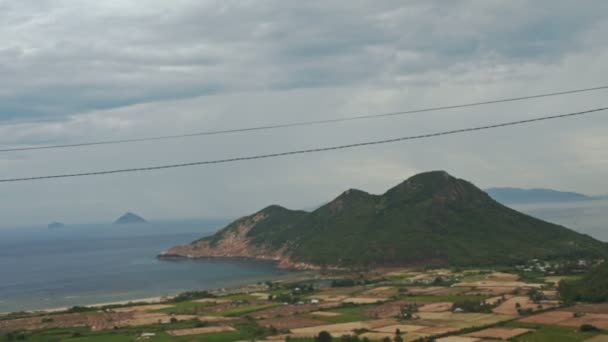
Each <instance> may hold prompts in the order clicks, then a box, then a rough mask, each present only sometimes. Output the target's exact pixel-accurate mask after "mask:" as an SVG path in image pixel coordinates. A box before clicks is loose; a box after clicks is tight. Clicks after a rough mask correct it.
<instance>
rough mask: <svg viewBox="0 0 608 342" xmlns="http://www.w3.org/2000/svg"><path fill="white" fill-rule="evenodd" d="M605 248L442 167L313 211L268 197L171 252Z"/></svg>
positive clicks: (334, 260)
mask: <svg viewBox="0 0 608 342" xmlns="http://www.w3.org/2000/svg"><path fill="white" fill-rule="evenodd" d="M607 251H608V249H607V247H606V245H605V244H604V243H602V242H599V241H597V240H594V239H593V238H591V237H589V236H586V235H582V234H579V233H576V232H574V231H572V230H569V229H567V228H564V227H561V226H558V225H554V224H551V223H547V222H544V221H541V220H539V219H536V218H533V217H530V216H527V215H525V214H522V213H519V212H517V211H515V210H513V209H510V208H507V207H505V206H503V205H501V204H499V203H498V202H496V201H494V200H493V199H491V198H490V197H489V196H488V195H487V194H486V193H485V192H483V191H481V190H480V189H478V188H477V187H475V186H474V185H473V184H471V183H469V182H467V181H465V180H461V179H457V178H454V177H452V176H450V175H449V174H447V173H446V172H443V171H434V172H428V173H422V174H419V175H416V176H414V177H411V178H409V179H408V180H406V181H405V182H403V183H401V184H399V185H397V186H396V187H394V188H392V189H390V190H388V191H387V192H386V193H384V194H382V195H372V194H368V193H366V192H363V191H360V190H348V191H346V192H344V193H342V194H341V195H340V196H338V197H337V198H336V199H334V200H333V201H331V202H330V203H328V204H326V205H324V206H322V207H320V208H319V209H317V210H315V211H313V212H310V213H309V212H304V211H292V210H289V209H285V208H282V207H280V206H270V207H267V208H265V209H263V210H262V211H260V212H258V213H255V214H253V215H251V216H247V217H244V218H241V219H239V220H237V221H235V222H233V223H232V224H230V225H228V226H227V227H226V228H224V229H222V230H220V231H219V232H217V233H216V234H215V235H213V236H210V237H207V238H204V239H201V240H198V241H195V242H193V243H192V244H190V245H186V246H177V247H174V248H172V249H170V250H168V251H167V252H165V254H164V255H165V256H187V257H214V256H222V257H250V258H255V259H268V260H280V261H281V264H283V265H282V266H284V267H294V265H295V264H297V263H303V264H305V265H309V266H311V265H314V266H370V265H408V264H429V263H434V264H437V263H441V264H456V265H491V264H510V263H515V262H519V261H524V260H529V259H532V258H543V259H545V258H560V257H564V258H570V257H583V258H584V257H597V256H605V255H607ZM295 267H297V265H295Z"/></svg>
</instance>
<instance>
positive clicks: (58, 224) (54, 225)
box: [48, 222, 65, 229]
mask: <svg viewBox="0 0 608 342" xmlns="http://www.w3.org/2000/svg"><path fill="white" fill-rule="evenodd" d="M63 227H65V224H63V223H61V222H51V223H49V224H48V228H49V229H58V228H63Z"/></svg>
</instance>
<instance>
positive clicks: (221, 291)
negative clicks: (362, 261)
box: [0, 258, 318, 318]
mask: <svg viewBox="0 0 608 342" xmlns="http://www.w3.org/2000/svg"><path fill="white" fill-rule="evenodd" d="M213 259H216V258H213ZM226 259H236V258H226ZM243 260H246V259H243ZM250 260H251V261H257V262H264V261H263V260H255V259H250ZM266 262H269V261H268V260H266ZM317 275H318V274H317V273H316V272H312V271H311V270H307V271H304V270H300V271H299V272H294V273H293V274H288V275H283V276H277V277H267V278H266V279H265V280H260V281H258V282H252V281H244V282H239V283H238V284H235V285H232V286H227V287H219V288H210V289H202V288H198V289H189V290H186V291H179V292H174V293H171V294H168V295H160V296H151V297H136V298H133V299H125V300H119V301H110V302H96V303H92V304H77V305H73V306H58V307H48V308H41V309H32V310H19V311H9V312H0V318H2V317H5V316H8V315H11V314H15V313H21V312H24V313H28V314H41V315H43V314H55V313H62V312H66V311H68V310H70V309H72V308H74V307H83V308H92V309H95V308H103V307H106V306H123V305H124V306H129V305H148V304H161V303H164V302H167V301H169V300H171V299H172V298H175V297H177V296H179V295H180V294H183V293H186V292H198V291H201V292H202V291H207V292H210V293H214V294H217V295H229V294H231V293H247V292H255V291H258V290H259V289H257V288H255V286H256V285H257V284H258V283H260V282H262V281H286V280H288V281H291V280H293V281H296V280H299V279H308V278H310V277H316V276H317Z"/></svg>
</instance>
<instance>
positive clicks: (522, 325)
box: [0, 269, 608, 342]
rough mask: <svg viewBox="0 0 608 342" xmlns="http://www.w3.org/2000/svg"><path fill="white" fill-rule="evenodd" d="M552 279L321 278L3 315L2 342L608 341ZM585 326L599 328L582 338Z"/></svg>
mask: <svg viewBox="0 0 608 342" xmlns="http://www.w3.org/2000/svg"><path fill="white" fill-rule="evenodd" d="M326 277H327V278H326ZM328 279H329V280H328ZM550 280H551V281H549V282H547V283H544V284H540V283H538V282H535V283H527V282H526V281H525V280H523V279H521V278H520V277H519V276H518V275H517V274H510V273H506V272H503V271H501V272H494V271H492V270H484V269H479V270H467V271H465V272H462V271H449V270H445V269H443V270H430V271H424V270H412V269H403V270H388V271H385V272H374V273H373V274H357V275H350V274H348V273H346V274H340V275H320V274H319V275H315V276H314V277H311V278H306V279H299V280H297V281H293V282H274V283H272V282H267V283H260V284H257V285H256V286H248V287H242V288H236V289H232V290H231V291H229V292H228V293H226V292H219V291H218V292H214V291H210V292H191V293H186V294H183V295H180V296H177V297H175V298H169V299H167V300H166V301H165V302H163V303H152V304H148V305H146V304H137V305H129V304H125V305H118V306H107V307H90V308H86V307H77V308H72V309H70V310H67V311H64V312H32V313H15V314H13V315H5V316H0V341H2V342H4V341H16V340H27V341H40V342H43V341H44V342H51V341H72V342H96V341H117V342H121V341H140V340H146V341H153V342H154V341H188V342H190V341H211V342H214V341H217V342H229V341H252V340H253V341H285V340H286V339H289V340H290V341H296V342H308V341H314V338H315V337H316V336H317V335H318V334H319V333H320V332H321V331H325V332H328V333H330V334H331V335H332V336H333V337H336V338H340V337H341V336H343V335H351V336H357V338H359V340H361V341H382V340H384V339H385V338H390V339H391V340H392V339H394V338H395V336H396V334H397V333H398V334H399V336H400V337H401V339H402V340H403V341H430V340H433V339H434V340H436V341H442V342H444V341H447V342H450V341H454V342H459V341H462V342H476V341H482V340H488V339H494V340H500V339H502V340H513V341H558V342H559V341H585V340H590V339H592V338H593V340H590V341H597V342H601V341H602V340H603V339H604V338H606V337H608V335H604V333H605V332H606V329H608V304H580V305H575V306H570V307H560V306H559V305H558V304H559V302H558V301H556V300H547V299H542V301H541V300H539V299H538V298H536V297H533V296H532V294H534V293H536V294H537V295H538V293H539V292H538V291H539V290H541V289H542V293H543V294H544V293H549V294H551V295H552V296H553V297H555V296H556V294H555V293H556V292H555V290H554V289H555V285H554V283H553V281H554V280H555V279H550ZM342 285H344V286H342ZM248 288H255V292H248V291H247V289H248ZM534 291H536V292H534ZM583 325H590V326H593V327H595V328H597V330H593V331H581V329H580V327H581V326H583Z"/></svg>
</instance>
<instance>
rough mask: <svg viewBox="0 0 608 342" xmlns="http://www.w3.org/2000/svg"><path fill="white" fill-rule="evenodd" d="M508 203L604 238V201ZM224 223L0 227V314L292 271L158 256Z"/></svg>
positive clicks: (607, 234)
mask: <svg viewBox="0 0 608 342" xmlns="http://www.w3.org/2000/svg"><path fill="white" fill-rule="evenodd" d="M511 207H513V208H515V209H517V210H520V211H523V212H525V213H528V214H530V215H533V216H536V217H538V218H541V219H544V220H546V221H550V222H554V223H558V224H562V225H564V226H566V227H569V228H572V229H574V230H576V231H579V232H582V233H585V234H589V235H591V236H593V237H595V238H597V239H599V240H602V241H608V218H607V217H606V214H605V213H606V212H608V201H589V202H576V203H558V204H526V205H512V206H511ZM226 223H227V221H209V220H198V221H196V220H195V221H179V222H158V223H149V224H137V225H120V226H117V225H111V224H106V225H103V224H95V225H93V224H91V225H73V226H66V227H64V228H59V229H48V228H47V227H46V226H45V227H30V228H19V229H17V228H12V229H0V312H13V311H20V310H35V309H43V308H55V307H70V306H74V305H86V304H95V303H107V302H116V301H124V300H130V299H137V298H148V297H157V296H163V295H171V294H176V293H179V292H183V291H188V290H194V289H215V288H222V287H230V286H236V285H240V284H244V283H251V282H257V281H262V280H269V279H277V278H284V277H290V276H293V275H294V274H296V273H293V272H287V271H282V270H278V269H276V268H274V267H273V265H272V264H270V263H262V262H253V261H236V260H235V261H229V260H184V261H163V260H158V259H156V255H157V254H158V253H159V252H161V251H163V250H165V249H167V248H168V247H170V246H173V245H176V244H183V243H188V242H190V241H193V240H195V239H198V238H200V237H202V236H205V235H209V234H211V233H213V232H214V231H215V230H217V229H218V228H220V227H222V226H223V225H225V224H226Z"/></svg>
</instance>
